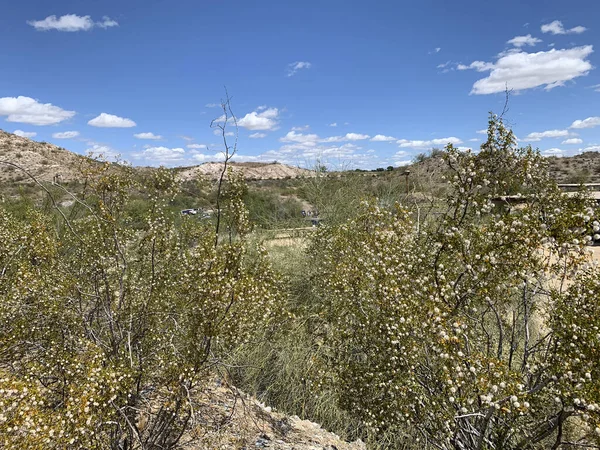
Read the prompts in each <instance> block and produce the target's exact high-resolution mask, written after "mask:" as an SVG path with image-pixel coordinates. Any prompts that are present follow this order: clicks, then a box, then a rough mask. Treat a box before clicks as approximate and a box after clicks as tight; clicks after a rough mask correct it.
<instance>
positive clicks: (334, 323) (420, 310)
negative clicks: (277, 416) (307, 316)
mask: <svg viewBox="0 0 600 450" xmlns="http://www.w3.org/2000/svg"><path fill="white" fill-rule="evenodd" d="M489 136H490V138H489V140H488V142H487V143H486V144H485V145H484V146H483V147H482V150H481V152H480V153H479V154H477V155H475V154H472V153H470V152H460V151H458V150H457V149H455V148H453V147H452V146H448V148H447V151H446V153H445V155H444V158H445V160H446V162H447V164H448V166H449V167H450V169H451V173H452V175H451V177H450V180H449V181H450V186H451V189H450V191H449V193H448V196H447V198H446V201H447V205H448V207H447V210H446V212H445V213H444V214H442V215H441V216H439V218H438V219H437V220H434V221H432V222H430V223H428V224H425V225H423V226H421V227H419V228H416V226H415V223H414V222H413V220H412V218H411V216H412V215H411V213H410V211H408V210H406V209H404V208H402V207H397V208H396V209H395V210H384V209H381V208H379V207H377V206H374V205H372V204H369V203H365V205H364V206H363V210H362V213H361V214H360V215H358V216H357V217H356V218H355V219H354V220H351V221H348V222H347V223H344V224H341V225H339V226H335V227H331V228H325V229H323V230H321V231H319V234H318V237H317V239H316V240H315V242H314V244H313V246H312V248H311V252H312V253H313V254H315V255H318V259H317V260H318V261H319V263H320V264H318V265H317V266H316V267H315V270H314V272H313V273H312V275H311V279H312V280H314V281H313V282H314V283H316V285H315V290H316V292H318V299H319V300H318V302H315V304H316V305H319V306H320V307H319V308H318V309H317V311H315V312H314V314H316V315H317V316H318V317H321V318H323V323H322V324H321V326H320V328H319V330H318V333H320V334H321V336H322V339H321V345H320V347H319V351H318V352H315V354H314V360H315V361H318V363H317V362H315V363H314V364H313V370H312V371H311V373H310V378H311V380H312V384H311V387H312V392H314V393H316V394H317V395H318V394H319V393H320V392H323V393H324V394H323V395H326V396H330V392H331V391H335V392H336V393H337V401H338V404H339V406H340V407H341V408H342V410H343V411H345V412H346V413H347V414H349V415H350V416H351V417H353V418H354V419H355V420H358V421H359V422H360V423H361V424H363V426H364V427H365V428H366V429H367V430H370V431H371V432H372V433H375V434H377V435H379V436H380V442H381V440H382V439H384V437H385V438H386V439H387V438H389V436H394V438H393V440H392V443H391V444H389V445H390V446H391V448H400V447H402V448H405V447H409V446H410V447H412V448H425V447H429V446H431V447H432V448H440V449H456V448H459V449H478V448H496V449H498V448H539V449H546V448H550V447H552V446H553V445H554V446H555V447H554V448H557V446H558V445H560V444H561V443H564V442H577V443H578V445H580V446H586V445H587V446H593V445H598V444H600V410H599V408H600V384H599V383H598V381H597V380H598V379H599V377H600V366H599V365H598V363H597V361H598V356H599V355H598V350H599V349H600V334H599V333H598V326H599V324H598V323H597V314H598V307H599V306H598V305H599V302H598V295H597V292H598V282H597V280H598V279H599V276H600V272H599V271H598V270H597V269H594V268H586V267H587V263H586V261H587V259H586V256H585V252H586V248H585V243H586V242H587V241H589V235H588V229H589V227H590V226H591V224H592V221H594V215H595V214H596V210H595V209H594V206H593V203H590V202H589V200H588V201H585V200H582V199H570V198H568V197H566V196H564V195H562V193H561V192H560V191H558V189H557V188H556V185H555V184H554V183H553V182H552V181H551V180H550V179H549V176H548V173H547V169H546V165H545V161H544V159H543V158H542V157H541V155H540V154H539V153H538V152H536V151H534V150H532V149H531V148H530V147H528V148H524V149H517V148H515V145H514V142H515V140H514V137H513V135H512V133H511V132H510V131H508V130H507V129H506V128H504V126H503V124H502V122H501V121H499V120H498V119H496V118H495V117H492V119H491V121H490V133H489ZM506 195H522V198H523V203H522V204H521V205H520V206H519V207H518V208H514V209H513V210H512V211H510V212H508V211H505V210H502V209H499V208H496V207H495V206H494V203H493V202H492V200H493V199H495V198H498V197H499V196H506ZM577 273H581V275H579V276H576V275H575V274H577ZM567 279H568V281H569V282H568V283H565V280H567ZM569 283H570V284H569Z"/></svg>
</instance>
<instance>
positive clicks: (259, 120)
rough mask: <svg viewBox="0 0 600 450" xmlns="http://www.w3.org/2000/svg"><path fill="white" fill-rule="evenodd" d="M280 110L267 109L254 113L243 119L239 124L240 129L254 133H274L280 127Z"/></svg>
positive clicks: (239, 120)
mask: <svg viewBox="0 0 600 450" xmlns="http://www.w3.org/2000/svg"><path fill="white" fill-rule="evenodd" d="M278 118H279V110H278V109H277V108H267V109H263V110H261V111H260V112H259V111H252V112H251V113H248V114H246V115H245V116H244V117H242V118H241V119H238V121H237V124H238V126H240V127H243V128H246V129H248V130H252V131H272V130H275V129H276V128H277V126H278V125H279V121H278V120H277V119H278Z"/></svg>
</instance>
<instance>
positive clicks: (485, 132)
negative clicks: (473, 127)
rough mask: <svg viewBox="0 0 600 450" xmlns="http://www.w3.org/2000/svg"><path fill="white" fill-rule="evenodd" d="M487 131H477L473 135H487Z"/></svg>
mask: <svg viewBox="0 0 600 450" xmlns="http://www.w3.org/2000/svg"><path fill="white" fill-rule="evenodd" d="M487 132H488V130H477V131H476V132H475V133H477V134H487Z"/></svg>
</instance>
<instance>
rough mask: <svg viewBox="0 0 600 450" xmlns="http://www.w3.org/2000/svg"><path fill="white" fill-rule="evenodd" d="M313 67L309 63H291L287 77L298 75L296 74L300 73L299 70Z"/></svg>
mask: <svg viewBox="0 0 600 450" xmlns="http://www.w3.org/2000/svg"><path fill="white" fill-rule="evenodd" d="M311 67H312V64H311V63H309V62H308V61H296V62H293V63H290V64H288V66H287V76H288V77H291V76H294V75H295V74H296V72H298V71H299V70H303V69H310V68H311Z"/></svg>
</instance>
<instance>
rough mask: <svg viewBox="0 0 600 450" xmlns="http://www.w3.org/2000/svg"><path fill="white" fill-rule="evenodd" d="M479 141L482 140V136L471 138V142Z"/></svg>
mask: <svg viewBox="0 0 600 450" xmlns="http://www.w3.org/2000/svg"><path fill="white" fill-rule="evenodd" d="M479 141H481V139H480V138H473V139H469V142H479Z"/></svg>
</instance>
